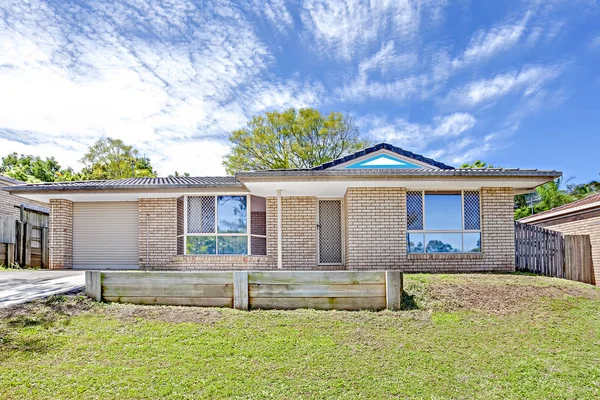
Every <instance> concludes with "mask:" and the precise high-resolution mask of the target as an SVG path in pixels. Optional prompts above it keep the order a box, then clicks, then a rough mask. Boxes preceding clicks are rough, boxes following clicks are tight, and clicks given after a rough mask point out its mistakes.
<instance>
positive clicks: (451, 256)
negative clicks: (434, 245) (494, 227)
mask: <svg viewBox="0 0 600 400" xmlns="http://www.w3.org/2000/svg"><path fill="white" fill-rule="evenodd" d="M484 256H485V255H484V254H483V253H429V254H408V259H409V260H481V259H482V258H484Z"/></svg>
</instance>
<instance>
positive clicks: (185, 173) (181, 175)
mask: <svg viewBox="0 0 600 400" xmlns="http://www.w3.org/2000/svg"><path fill="white" fill-rule="evenodd" d="M188 176H190V173H189V172H184V173H182V174H180V173H179V172H177V171H175V173H174V174H171V175H169V178H179V177H188Z"/></svg>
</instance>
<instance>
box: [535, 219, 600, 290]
mask: <svg viewBox="0 0 600 400" xmlns="http://www.w3.org/2000/svg"><path fill="white" fill-rule="evenodd" d="M531 224H532V225H536V226H541V227H543V228H546V229H551V230H553V231H558V232H562V233H563V234H564V235H590V241H591V242H592V262H593V264H594V275H595V276H596V284H597V285H600V211H598V210H596V211H590V212H586V213H582V214H579V215H573V216H566V217H563V218H559V219H555V220H553V221H541V222H533V223H531Z"/></svg>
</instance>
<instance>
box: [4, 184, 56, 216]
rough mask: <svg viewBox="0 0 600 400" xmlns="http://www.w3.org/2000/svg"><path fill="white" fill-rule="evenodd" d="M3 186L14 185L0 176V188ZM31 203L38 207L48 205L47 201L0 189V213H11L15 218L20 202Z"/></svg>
mask: <svg viewBox="0 0 600 400" xmlns="http://www.w3.org/2000/svg"><path fill="white" fill-rule="evenodd" d="M5 186H14V183H11V182H8V181H5V180H3V179H2V177H0V188H2V187H5ZM22 203H24V204H31V205H35V206H40V207H48V203H42V202H39V201H34V200H29V199H26V198H24V197H20V196H15V195H14V194H10V193H8V192H7V191H4V190H0V215H12V216H14V217H15V218H18V217H19V213H20V211H19V208H18V207H20V206H21V204H22Z"/></svg>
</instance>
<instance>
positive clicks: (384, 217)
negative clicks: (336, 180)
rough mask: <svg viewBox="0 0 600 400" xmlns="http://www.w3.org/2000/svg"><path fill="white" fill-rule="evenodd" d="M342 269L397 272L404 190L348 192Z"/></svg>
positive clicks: (402, 233)
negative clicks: (343, 265) (391, 269)
mask: <svg viewBox="0 0 600 400" xmlns="http://www.w3.org/2000/svg"><path fill="white" fill-rule="evenodd" d="M345 203H346V235H345V236H346V267H347V268H348V269H386V268H399V267H401V266H402V260H403V259H405V258H406V190H405V189H403V188H348V190H347V192H346V196H345Z"/></svg>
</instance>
